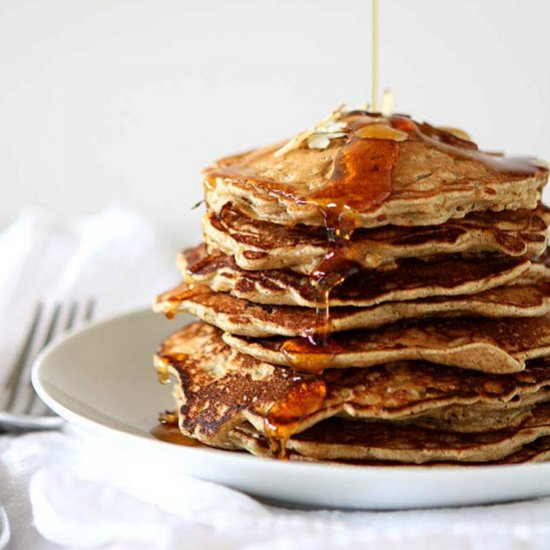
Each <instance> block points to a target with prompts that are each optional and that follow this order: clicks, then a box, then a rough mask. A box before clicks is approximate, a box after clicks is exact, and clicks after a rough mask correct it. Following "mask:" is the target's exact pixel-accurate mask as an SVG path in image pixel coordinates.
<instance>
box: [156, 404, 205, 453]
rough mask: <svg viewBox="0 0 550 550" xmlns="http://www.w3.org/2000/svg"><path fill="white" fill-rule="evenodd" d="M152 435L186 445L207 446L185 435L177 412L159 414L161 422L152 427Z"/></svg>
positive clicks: (161, 439) (169, 441)
mask: <svg viewBox="0 0 550 550" xmlns="http://www.w3.org/2000/svg"><path fill="white" fill-rule="evenodd" d="M151 435H152V436H153V437H155V438H156V439H159V440H160V441H167V442H168V443H174V444H176V445H185V446H186V447H206V445H204V444H202V443H201V442H200V441H197V440H196V439H192V438H191V437H187V436H185V435H183V434H182V433H181V432H180V430H179V427H178V418H177V415H176V413H173V412H163V413H161V414H159V423H158V424H157V425H156V426H155V427H154V428H152V429H151Z"/></svg>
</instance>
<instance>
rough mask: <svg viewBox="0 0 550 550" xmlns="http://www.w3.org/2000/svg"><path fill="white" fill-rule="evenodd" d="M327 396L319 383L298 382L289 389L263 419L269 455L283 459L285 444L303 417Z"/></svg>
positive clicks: (314, 410)
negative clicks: (272, 454)
mask: <svg viewBox="0 0 550 550" xmlns="http://www.w3.org/2000/svg"><path fill="white" fill-rule="evenodd" d="M326 396H327V386H326V384H325V382H324V381H323V380H318V379H317V380H306V379H304V380H302V381H301V382H300V383H299V384H296V385H294V386H292V387H291V388H290V390H289V391H288V393H287V395H286V396H285V397H284V398H283V399H282V400H280V401H277V403H275V405H273V407H271V409H270V410H269V412H268V413H267V415H266V416H265V417H264V431H265V435H266V437H267V439H268V442H269V445H270V447H271V450H272V452H273V453H274V454H275V455H276V456H278V457H279V458H285V457H286V443H287V441H288V439H289V438H290V437H291V436H292V435H293V434H295V433H296V431H297V430H298V428H299V427H300V424H301V423H302V422H303V420H304V418H306V417H307V416H309V415H311V414H314V413H315V412H317V411H318V410H319V409H320V408H321V407H322V405H323V403H324V401H325V398H326Z"/></svg>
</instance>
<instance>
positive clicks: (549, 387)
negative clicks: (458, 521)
mask: <svg viewBox="0 0 550 550" xmlns="http://www.w3.org/2000/svg"><path fill="white" fill-rule="evenodd" d="M155 362H156V365H157V368H158V369H159V370H160V372H161V375H162V376H163V377H164V376H165V375H166V374H167V373H168V372H170V373H172V374H174V375H175V377H176V378H177V382H176V394H177V401H178V405H179V407H178V409H179V410H178V414H179V426H180V429H181V431H182V432H183V433H184V434H185V435H188V436H191V437H194V438H197V439H199V440H200V441H202V442H204V443H206V444H209V445H214V446H221V447H224V448H235V444H234V441H233V439H232V436H231V431H232V430H234V428H236V427H240V426H243V425H245V424H250V425H252V426H254V429H255V430H257V431H258V432H259V433H261V434H263V435H268V436H269V437H270V438H272V439H277V438H279V437H283V438H284V436H285V434H286V436H288V435H291V434H296V433H299V432H303V431H304V430H309V429H310V428H311V427H312V426H315V425H316V424H318V423H319V422H322V421H324V420H326V419H328V418H331V417H334V416H339V417H343V418H348V419H350V418H351V419H353V418H355V419H362V420H370V421H377V422H379V424H378V425H379V426H382V425H383V424H384V422H386V421H391V422H393V423H396V422H397V423H401V424H400V425H401V426H402V428H403V430H405V429H408V428H409V424H410V423H422V424H423V425H425V426H429V428H426V429H429V430H431V431H432V432H433V431H434V428H437V429H441V427H442V426H444V427H445V428H446V429H447V430H452V431H453V432H459V433H464V432H471V431H472V429H475V427H476V426H478V427H479V426H481V427H482V429H483V430H484V431H494V430H502V429H503V427H506V428H510V427H512V426H516V427H517V426H518V425H519V426H523V425H524V424H525V422H527V421H529V419H530V418H531V413H530V409H531V408H532V407H533V406H534V405H536V404H537V403H539V402H542V401H546V400H548V399H550V363H549V362H548V360H544V359H543V360H536V361H532V362H530V363H529V364H528V366H527V368H526V370H525V371H523V372H521V373H516V374H509V375H490V374H482V373H476V372H471V373H465V372H464V371H460V370H458V369H453V368H449V367H445V366H443V365H435V364H431V363H427V362H423V361H420V362H416V363H411V362H399V363H394V364H387V365H381V366H379V367H374V368H371V369H352V370H350V371H330V372H326V373H325V374H324V375H322V376H321V375H314V376H303V375H297V374H296V373H293V372H292V371H291V370H290V369H285V368H281V367H275V366H273V365H270V364H267V363H263V362H260V361H258V360H255V359H253V358H252V357H249V356H246V355H243V354H241V353H238V352H235V351H234V350H232V349H231V348H230V347H228V346H227V345H225V344H224V343H223V341H222V339H221V334H220V331H218V330H217V329H215V328H214V327H211V326H209V325H206V324H204V323H194V324H192V325H188V326H187V327H185V328H184V329H182V330H180V331H178V332H176V333H175V334H173V335H172V336H170V337H169V338H167V339H166V340H165V341H164V342H163V344H162V345H161V347H160V349H159V351H158V353H157V355H156V358H155ZM403 423H407V424H406V425H405V424H403ZM476 423H478V424H476ZM352 424H353V423H351V424H350V425H352ZM365 426H366V428H365V429H366V430H369V429H370V428H368V427H367V424H365ZM428 440H429V438H428Z"/></svg>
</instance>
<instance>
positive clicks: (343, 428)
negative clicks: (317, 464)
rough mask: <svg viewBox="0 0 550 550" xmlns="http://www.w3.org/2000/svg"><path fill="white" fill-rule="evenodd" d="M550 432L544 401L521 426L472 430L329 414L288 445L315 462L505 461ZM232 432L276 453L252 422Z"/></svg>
mask: <svg viewBox="0 0 550 550" xmlns="http://www.w3.org/2000/svg"><path fill="white" fill-rule="evenodd" d="M549 434H550V405H549V404H546V403H543V404H541V405H537V406H536V407H535V408H534V409H533V414H532V416H531V417H530V418H529V419H527V420H526V421H525V422H524V423H523V424H521V425H520V426H519V427H517V428H511V429H503V430H498V431H491V432H478V433H467V434H457V433H454V432H446V431H439V430H430V429H427V428H421V427H418V426H406V427H405V426H401V425H399V424H392V423H382V422H360V421H349V420H345V419H340V418H330V419H328V420H325V421H324V422H320V423H318V424H316V425H315V426H313V427H311V428H310V429H308V430H306V431H304V432H301V433H299V434H295V435H293V436H292V437H291V438H290V439H288V441H287V442H286V448H287V449H288V451H289V453H291V455H292V454H294V455H299V456H301V457H306V458H308V459H313V460H354V461H365V460H367V461H379V462H381V463H382V464H383V463H384V461H390V462H404V463H408V464H425V463H429V462H449V463H454V462H465V463H472V462H473V463H488V462H492V461H499V462H501V463H502V462H504V463H506V457H508V456H510V455H514V454H516V453H520V452H521V450H522V448H523V447H524V446H526V445H530V444H531V443H533V442H535V441H536V440H538V439H539V438H545V437H547V436H548V435H549ZM229 436H230V438H231V440H232V442H233V443H234V445H235V446H236V447H238V448H241V449H245V450H247V451H248V452H250V453H252V454H255V455H258V456H274V454H273V451H272V449H271V448H270V447H269V446H268V445H266V442H265V438H264V437H263V436H262V435H261V434H260V433H259V432H258V430H256V429H255V428H254V427H252V426H250V425H248V426H247V425H244V426H239V427H236V428H235V429H233V430H232V431H231V432H230V434H229ZM546 445H547V444H546V442H545V443H544V446H545V448H544V449H543V450H542V451H539V453H540V452H542V453H543V457H541V459H547V458H548V456H549V455H550V453H548V452H547V447H546ZM512 461H513V460H512Z"/></svg>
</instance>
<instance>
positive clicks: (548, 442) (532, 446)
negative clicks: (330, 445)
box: [238, 428, 550, 468]
mask: <svg viewBox="0 0 550 550" xmlns="http://www.w3.org/2000/svg"><path fill="white" fill-rule="evenodd" d="M239 431H240V434H239V435H238V437H239V438H242V439H247V440H248V441H247V443H246V445H247V446H250V447H251V448H254V451H252V452H253V454H255V455H258V456H269V455H271V452H270V449H269V444H268V442H267V441H266V440H265V439H263V438H262V436H261V435H259V434H257V433H254V432H253V431H252V430H251V429H250V428H248V429H241V430H239ZM243 443H244V442H243ZM287 458H289V459H290V460H298V461H301V462H304V461H306V462H315V459H313V458H308V457H306V456H303V455H300V454H298V453H295V452H292V451H291V452H288V453H287ZM549 459H550V437H549V436H545V437H540V438H539V439H536V440H535V441H532V442H531V443H527V445H523V446H522V447H521V448H520V449H519V450H518V451H515V452H513V453H512V454H509V455H507V456H505V457H503V458H501V459H499V460H487V461H485V462H428V463H423V464H422V466H423V467H424V468H427V467H447V468H448V467H453V468H458V467H468V468H472V467H475V466H480V467H483V466H501V465H507V464H527V463H537V462H545V461H547V460H549ZM324 462H325V463H334V464H346V465H353V466H358V467H361V466H384V467H388V466H398V467H401V468H403V467H406V466H407V464H406V463H403V462H397V461H392V460H385V461H377V460H325V461H324ZM408 466H411V467H414V464H409V465H408Z"/></svg>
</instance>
